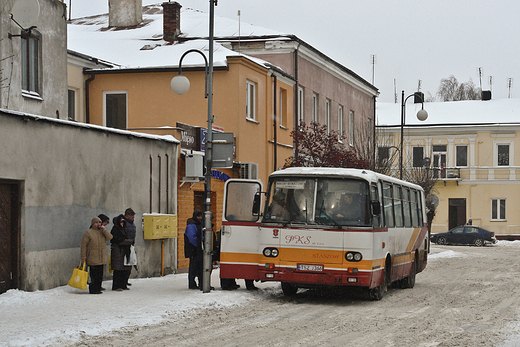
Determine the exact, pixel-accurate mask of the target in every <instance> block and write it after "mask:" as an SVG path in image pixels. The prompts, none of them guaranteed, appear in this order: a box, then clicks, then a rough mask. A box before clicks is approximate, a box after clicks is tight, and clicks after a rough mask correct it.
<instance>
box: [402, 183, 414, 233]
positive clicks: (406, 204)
mask: <svg viewBox="0 0 520 347" xmlns="http://www.w3.org/2000/svg"><path fill="white" fill-rule="evenodd" d="M403 212H404V213H403V216H404V226H405V227H407V228H409V227H411V226H412V219H411V216H410V189H409V188H403Z"/></svg>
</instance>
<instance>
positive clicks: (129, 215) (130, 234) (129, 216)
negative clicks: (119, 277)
mask: <svg viewBox="0 0 520 347" xmlns="http://www.w3.org/2000/svg"><path fill="white" fill-rule="evenodd" d="M134 219H135V212H134V210H132V209H131V208H127V209H126V210H125V232H126V238H127V239H129V240H131V241H132V243H131V244H132V245H133V244H135V234H136V228H135V224H134ZM131 274H132V267H130V269H129V270H125V277H124V280H125V281H126V285H127V286H131V285H132V284H131V283H129V282H128V279H129V278H130V275H131ZM127 289H130V288H127Z"/></svg>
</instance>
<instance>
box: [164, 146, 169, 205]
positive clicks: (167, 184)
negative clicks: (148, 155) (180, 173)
mask: <svg viewBox="0 0 520 347" xmlns="http://www.w3.org/2000/svg"><path fill="white" fill-rule="evenodd" d="M165 155H166V213H170V202H169V199H170V197H169V187H170V184H169V181H170V168H169V165H170V164H169V162H170V160H169V159H170V158H169V156H168V153H166V154H165Z"/></svg>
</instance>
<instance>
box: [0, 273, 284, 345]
mask: <svg viewBox="0 0 520 347" xmlns="http://www.w3.org/2000/svg"><path fill="white" fill-rule="evenodd" d="M130 282H131V283H132V286H131V287H130V288H131V289H130V290H127V291H124V292H116V291H112V290H111V288H112V281H104V282H103V287H104V288H106V289H107V290H106V291H105V292H103V294H102V295H89V294H88V291H82V290H79V289H75V288H72V287H69V286H62V287H58V288H54V289H50V290H45V291H36V292H24V291H20V290H9V291H7V292H6V293H4V294H1V295H0V346H1V347H11V346H31V347H32V346H50V345H54V344H60V343H65V342H68V343H74V342H77V341H79V339H80V338H81V336H84V335H101V334H103V333H106V332H110V331H113V330H117V329H120V328H122V327H131V326H144V325H150V324H158V323H161V322H165V321H171V320H175V319H177V318H179V317H180V316H182V317H185V316H189V315H191V314H194V313H195V312H196V311H197V310H199V309H202V308H207V307H210V306H211V307H225V306H233V305H243V304H244V303H246V302H248V301H250V300H258V299H259V298H261V296H258V295H255V294H254V293H253V292H249V291H247V290H246V289H245V285H244V281H243V280H237V283H239V284H240V286H241V287H240V289H238V290H235V291H222V290H220V280H219V271H218V270H215V271H213V272H212V277H211V285H212V286H213V287H215V288H216V290H214V291H211V293H202V291H200V290H190V289H188V275H187V274H177V275H168V276H165V277H156V278H144V279H130ZM257 286H259V287H260V288H264V289H267V288H279V286H280V284H279V283H257Z"/></svg>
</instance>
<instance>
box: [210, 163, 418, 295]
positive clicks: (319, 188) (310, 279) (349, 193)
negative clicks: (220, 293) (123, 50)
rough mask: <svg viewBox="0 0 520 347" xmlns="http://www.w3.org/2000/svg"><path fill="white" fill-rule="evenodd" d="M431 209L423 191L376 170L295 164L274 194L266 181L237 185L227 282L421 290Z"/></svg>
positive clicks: (232, 194) (231, 198)
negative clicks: (419, 283)
mask: <svg viewBox="0 0 520 347" xmlns="http://www.w3.org/2000/svg"><path fill="white" fill-rule="evenodd" d="M262 197H263V198H264V199H262ZM262 200H264V201H265V203H263V202H262ZM262 205H263V207H262ZM425 213H426V212H425V205H424V191H423V189H422V188H421V187H420V186H418V185H415V184H412V183H409V182H406V181H402V180H399V179H396V178H393V177H390V176H386V175H382V174H379V173H376V172H373V171H370V170H362V169H345V168H309V167H302V168H288V169H284V170H280V171H276V172H273V173H272V174H271V175H270V176H269V181H268V183H267V189H266V191H265V192H264V190H263V185H262V182H261V181H259V180H244V179H229V180H228V181H227V182H226V185H225V193H224V206H223V220H222V229H221V249H220V277H221V278H241V279H252V280H259V281H278V282H281V287H282V291H283V293H284V295H286V296H291V295H295V294H296V293H297V291H298V289H299V288H315V287H318V286H356V287H363V288H365V289H366V291H367V292H368V296H369V298H370V299H371V300H381V298H382V297H383V296H384V294H385V292H386V291H387V288H388V286H389V285H391V284H392V283H393V284H394V285H397V286H398V287H400V288H413V287H414V285H415V275H416V274H417V273H419V272H421V271H422V270H424V268H425V267H426V263H427V255H428V232H427V223H426V214H425Z"/></svg>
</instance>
